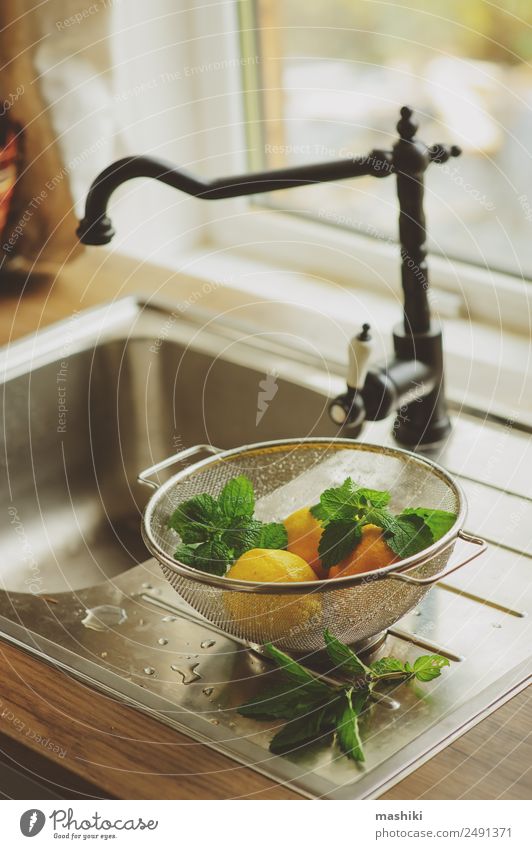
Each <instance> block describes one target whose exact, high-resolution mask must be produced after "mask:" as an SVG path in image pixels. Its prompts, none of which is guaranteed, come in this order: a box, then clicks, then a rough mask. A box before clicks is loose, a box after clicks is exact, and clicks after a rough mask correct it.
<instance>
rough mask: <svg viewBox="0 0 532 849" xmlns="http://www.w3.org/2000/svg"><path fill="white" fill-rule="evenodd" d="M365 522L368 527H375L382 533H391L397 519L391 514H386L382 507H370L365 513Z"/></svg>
mask: <svg viewBox="0 0 532 849" xmlns="http://www.w3.org/2000/svg"><path fill="white" fill-rule="evenodd" d="M365 522H366V523H367V524H368V525H369V524H371V525H377V527H378V528H382V529H383V531H388V532H389V533H393V530H394V528H395V523H396V522H397V519H396V517H395V516H392V514H391V513H388V511H387V510H386V509H385V508H384V507H370V509H369V510H368V511H367V512H366V517H365Z"/></svg>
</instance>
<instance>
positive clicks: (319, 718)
mask: <svg viewBox="0 0 532 849" xmlns="http://www.w3.org/2000/svg"><path fill="white" fill-rule="evenodd" d="M329 717H330V713H329V712H328V711H327V709H326V708H325V707H320V708H317V709H315V710H313V711H310V712H309V713H307V714H306V715H305V716H300V717H297V718H295V719H292V720H291V721H290V722H287V723H286V725H285V726H284V728H282V729H281V730H280V731H279V732H278V733H277V734H276V735H275V737H274V738H273V740H272V741H271V743H270V752H272V754H274V755H283V754H286V753H287V752H291V751H293V750H294V749H297V748H299V747H300V746H304V745H306V744H307V743H314V742H315V741H316V740H318V739H319V738H320V737H323V736H324V735H326V734H327V733H329V732H330V731H332V730H333V727H334V726H333V723H332V722H331V721H330V718H329Z"/></svg>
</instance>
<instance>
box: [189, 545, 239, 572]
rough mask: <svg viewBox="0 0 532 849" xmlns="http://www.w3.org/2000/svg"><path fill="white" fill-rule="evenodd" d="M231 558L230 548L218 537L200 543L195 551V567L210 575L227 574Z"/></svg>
mask: <svg viewBox="0 0 532 849" xmlns="http://www.w3.org/2000/svg"><path fill="white" fill-rule="evenodd" d="M231 560H232V552H231V550H230V548H228V546H227V545H226V544H225V543H224V542H223V541H222V540H221V539H218V538H217V537H214V538H213V539H210V540H208V542H203V543H202V544H201V545H198V547H197V548H196V550H195V551H194V567H195V568H196V569H200V570H201V571H202V572H208V573H209V574H210V575H225V573H226V572H227V566H228V565H229V563H230V562H231Z"/></svg>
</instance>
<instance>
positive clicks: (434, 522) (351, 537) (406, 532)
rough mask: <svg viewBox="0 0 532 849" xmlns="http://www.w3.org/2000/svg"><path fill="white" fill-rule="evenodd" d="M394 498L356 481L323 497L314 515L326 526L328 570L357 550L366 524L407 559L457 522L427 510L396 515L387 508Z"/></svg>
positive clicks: (322, 550)
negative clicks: (379, 531) (360, 484)
mask: <svg viewBox="0 0 532 849" xmlns="http://www.w3.org/2000/svg"><path fill="white" fill-rule="evenodd" d="M390 497H391V496H390V493H389V492H387V491H380V490H376V489H369V488H367V487H359V486H358V485H357V484H355V482H354V481H353V480H352V478H346V479H345V481H344V482H343V483H342V484H341V486H337V487H332V488H330V489H326V490H325V491H324V492H323V493H322V494H321V497H320V501H319V503H318V504H315V505H314V506H313V507H311V508H310V512H311V513H312V515H313V516H314V518H316V519H318V520H319V521H320V522H321V523H322V525H323V526H324V531H323V533H322V536H321V539H320V544H319V549H318V550H319V555H320V559H321V562H322V565H323V567H324V568H325V569H330V567H331V566H335V565H336V564H337V563H339V562H340V561H341V560H343V559H344V558H345V557H347V556H348V555H349V554H351V553H352V552H353V551H354V550H355V548H356V546H357V545H358V543H359V542H360V539H361V537H362V528H363V527H364V525H368V524H373V525H377V527H379V528H382V530H383V532H384V538H385V540H386V542H387V544H388V545H389V547H390V548H391V549H392V551H393V552H394V553H395V554H397V555H398V557H400V558H406V557H411V556H413V555H414V554H418V553H419V552H420V551H423V550H424V549H425V548H428V547H429V546H431V545H432V544H433V543H434V542H436V541H437V540H438V539H440V538H441V537H442V536H443V535H444V534H445V533H447V531H448V530H450V528H451V527H452V526H453V524H454V522H455V521H456V514H455V513H450V512H448V511H447V510H431V509H429V508H425V507H417V508H409V509H407V510H403V511H402V513H400V514H399V515H397V516H396V515H393V514H392V513H390V511H389V510H388V509H387V507H388V504H389V502H390Z"/></svg>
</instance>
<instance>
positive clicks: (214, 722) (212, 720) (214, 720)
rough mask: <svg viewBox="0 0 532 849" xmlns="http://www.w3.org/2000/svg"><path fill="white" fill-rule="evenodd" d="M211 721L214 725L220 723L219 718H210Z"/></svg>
mask: <svg viewBox="0 0 532 849" xmlns="http://www.w3.org/2000/svg"><path fill="white" fill-rule="evenodd" d="M209 722H210V723H211V724H212V725H219V724H220V723H219V722H218V720H217V719H209Z"/></svg>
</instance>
